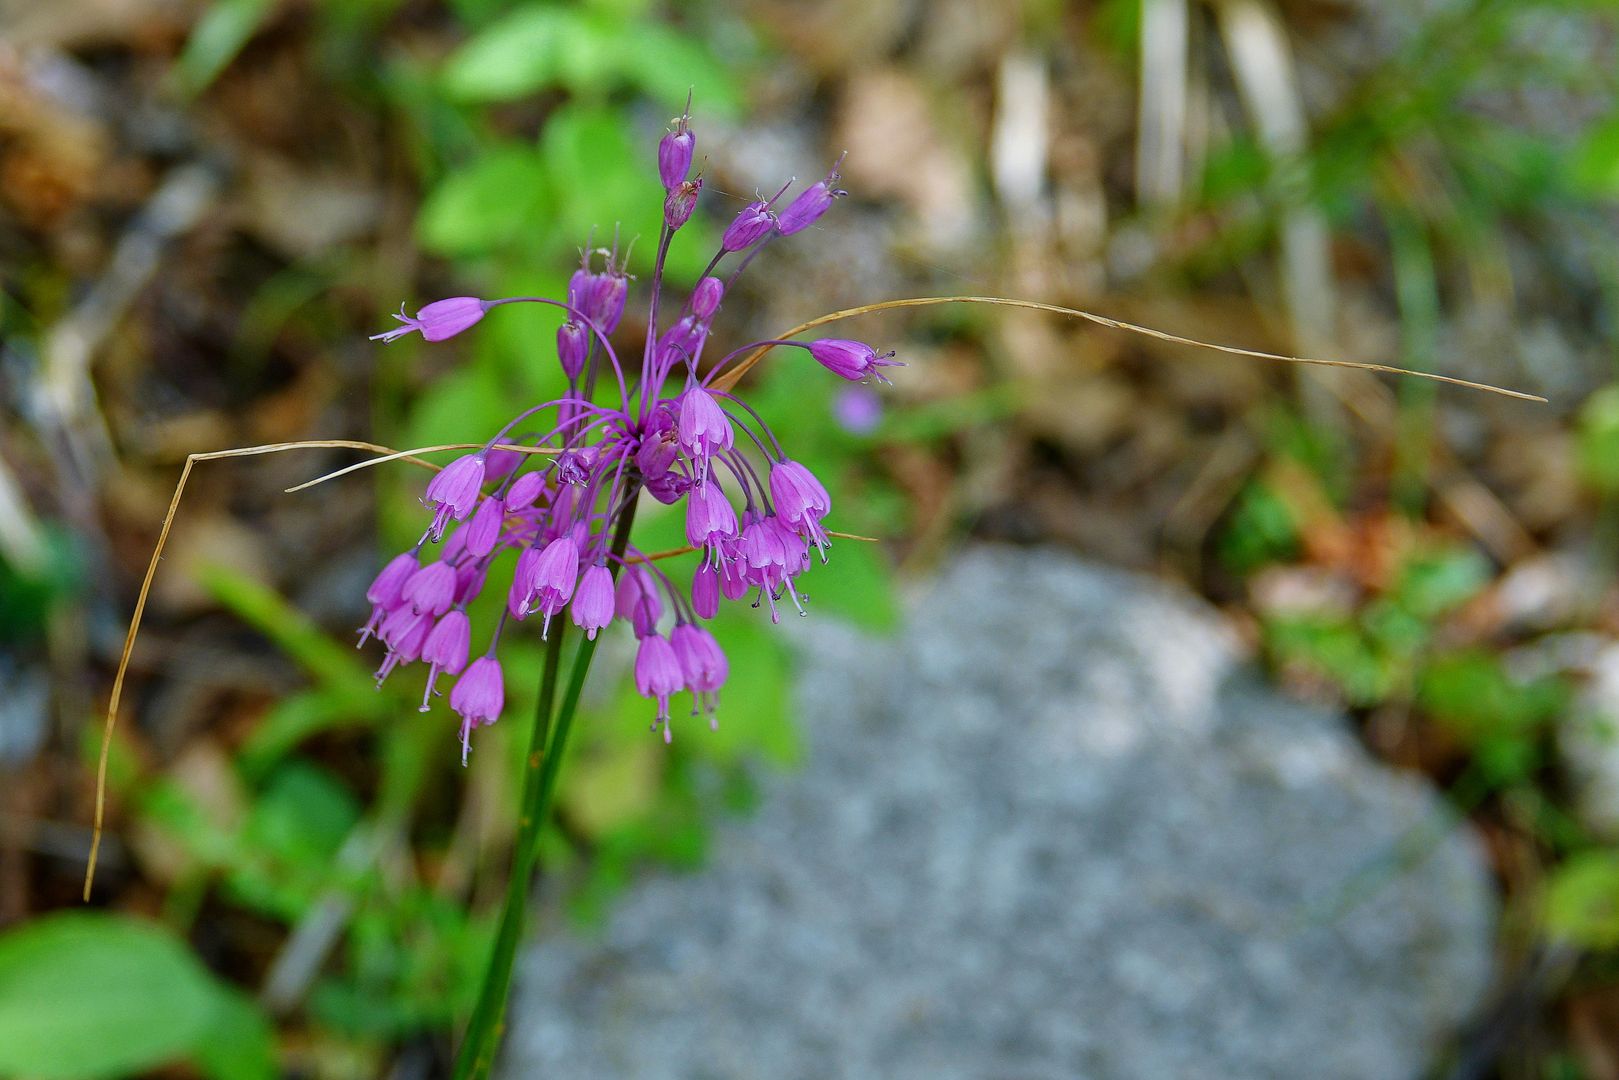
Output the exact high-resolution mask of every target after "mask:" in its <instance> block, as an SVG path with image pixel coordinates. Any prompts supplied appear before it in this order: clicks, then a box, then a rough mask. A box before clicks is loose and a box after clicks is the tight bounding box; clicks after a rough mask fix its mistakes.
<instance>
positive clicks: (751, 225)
mask: <svg viewBox="0 0 1619 1080" xmlns="http://www.w3.org/2000/svg"><path fill="white" fill-rule="evenodd" d="M775 227H776V215H775V214H774V213H772V212H771V209H770V203H769V202H768V201H766V200H764V199H757V200H755V201H754V202H750V203H749V204H748V205H747V206H744V207H743V208H742V212H741V213H740V214H738V215H737V216H736V219H735V220H733V221H732V222H731V224H730V225H729V226H728V227H727V228H726V230H725V235H723V236H721V237H720V247H722V248H724V249H725V250H726V251H730V252H737V251H746V250H747V249H748V248H750V247H752V246H753V245H754V244H755V243H757V242H758V241H759V240H761V239H763V238H764V237H766V236H769V235H770V233H771V231H772V230H773V229H775Z"/></svg>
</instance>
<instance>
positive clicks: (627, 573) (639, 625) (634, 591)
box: [614, 566, 663, 638]
mask: <svg viewBox="0 0 1619 1080" xmlns="http://www.w3.org/2000/svg"><path fill="white" fill-rule="evenodd" d="M614 610H615V612H616V613H617V614H618V617H619V618H621V619H628V620H629V622H630V626H631V627H633V628H634V630H635V636H636V637H638V638H644V637H646V636H647V635H648V634H655V633H657V632H658V620H659V619H661V618H662V617H663V601H662V600H660V599H659V598H658V586H657V585H656V584H655V583H654V582H653V580H652V575H651V574H648V573H647V572H646V571H645V570H643V569H641V568H640V567H639V566H629V567H625V569H624V574H623V576H622V577H620V578H619V579H618V594H617V597H616V598H615V600H614Z"/></svg>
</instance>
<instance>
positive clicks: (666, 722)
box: [360, 107, 897, 763]
mask: <svg viewBox="0 0 1619 1080" xmlns="http://www.w3.org/2000/svg"><path fill="white" fill-rule="evenodd" d="M695 144H696V137H695V136H694V135H693V134H692V130H691V117H690V110H689V107H688V110H687V112H686V113H683V114H682V115H681V116H680V117H678V118H677V119H676V120H675V121H674V123H673V125H672V126H671V129H670V131H669V132H668V133H667V134H666V135H664V136H663V138H662V139H661V140H660V142H659V144H658V148H657V155H656V157H657V169H658V178H659V180H660V181H661V182H662V186H663V188H664V193H665V194H664V205H663V228H662V232H661V235H660V236H659V238H658V245H657V248H656V257H655V261H654V263H653V265H652V269H651V277H650V280H651V283H652V290H651V295H650V297H649V299H648V304H647V327H648V328H647V334H646V339H645V343H644V347H643V348H642V352H641V355H640V357H639V360H640V363H639V365H635V364H634V363H633V361H632V362H631V363H630V364H626V363H625V362H624V361H625V360H626V359H629V358H627V357H624V356H622V355H621V354H620V352H619V350H618V347H617V346H616V345H615V344H614V342H613V340H612V335H613V333H614V331H615V330H616V329H617V327H618V325H619V322H620V321H621V319H622V318H623V314H624V309H625V304H626V300H627V297H628V293H629V282H630V280H631V279H630V275H629V273H628V261H629V257H628V252H627V251H626V252H625V253H623V254H620V250H619V245H618V241H617V238H616V236H615V238H614V242H613V245H612V247H611V249H606V248H594V249H593V248H590V247H589V246H587V247H586V248H585V249H584V250H583V251H582V252H581V257H580V263H579V268H578V269H577V270H575V271H574V273H573V276H572V278H571V279H570V280H569V282H568V288H567V294H566V297H565V298H564V299H549V298H545V297H512V298H508V299H500V300H482V299H479V298H477V297H470V296H460V297H452V298H451V299H448V300H440V301H437V302H435V303H431V304H428V305H427V306H426V307H423V308H422V309H421V310H420V311H418V312H417V313H416V315H415V316H409V315H406V314H404V313H403V312H401V314H400V315H398V316H396V317H397V318H398V319H399V321H400V324H401V325H400V326H398V327H395V328H394V329H393V330H389V331H386V332H385V333H382V334H378V335H377V337H378V338H380V339H381V340H384V341H394V340H397V339H398V338H400V337H403V336H404V335H406V334H409V333H413V332H417V331H420V333H421V335H422V337H423V338H425V339H426V340H428V341H443V340H444V339H446V338H449V337H453V336H454V335H456V334H458V333H460V332H462V331H463V330H466V329H467V328H469V327H471V326H472V325H474V324H475V323H477V322H478V321H479V320H481V319H482V318H483V317H484V316H485V314H487V313H488V312H489V311H490V310H492V309H493V308H495V307H498V306H500V305H503V304H509V303H538V304H544V305H548V306H550V307H553V308H556V309H558V311H559V313H560V316H561V318H560V322H559V329H558V331H557V336H556V347H557V362H558V364H559V365H560V367H561V369H562V372H563V374H564V375H565V376H566V378H567V384H568V389H567V391H566V392H565V393H564V394H563V395H562V396H561V397H559V398H556V399H554V400H551V401H545V402H541V403H539V404H536V405H533V406H531V407H529V408H525V409H523V410H521V411H520V412H518V413H517V415H516V416H514V417H513V419H512V420H511V422H510V423H508V424H507V425H506V426H505V427H504V428H502V429H501V430H500V431H498V432H496V433H495V434H494V435H493V436H492V437H491V438H490V439H489V441H488V443H486V444H485V445H484V446H483V448H482V449H480V450H477V451H475V452H473V453H470V454H466V455H464V456H462V457H460V458H457V459H456V460H455V461H452V462H450V464H449V465H447V466H446V467H445V468H444V469H443V470H442V471H441V472H440V473H439V474H438V475H437V476H435V477H434V478H433V480H432V481H431V482H430V483H429V484H428V485H427V491H426V493H425V497H424V499H423V502H424V504H425V505H426V506H427V507H428V508H429V509H430V510H431V511H432V518H431V520H430V521H429V522H428V523H427V525H426V526H425V527H424V529H423V531H422V535H421V539H420V540H419V541H418V542H417V543H416V544H415V545H414V546H413V547H412V548H411V549H410V550H409V551H406V552H404V553H403V554H401V555H399V556H397V557H395V558H394V559H393V560H392V561H391V562H389V563H388V565H387V566H386V567H384V568H383V570H382V572H381V573H380V574H378V575H377V578H376V580H375V581H374V582H372V584H371V587H370V588H369V589H368V590H367V591H366V599H367V600H368V601H369V602H370V604H371V617H370V619H369V620H368V621H367V622H366V624H365V626H364V627H363V628H362V630H361V631H360V639H361V642H362V644H363V643H364V642H365V641H366V640H368V639H369V638H371V637H376V638H378V639H380V640H381V641H382V643H383V645H384V646H386V649H387V652H386V655H385V657H384V659H383V663H382V666H381V668H380V669H379V671H378V672H377V678H378V680H379V682H380V681H381V680H382V679H384V678H386V677H387V676H388V675H390V674H391V673H392V672H393V671H395V670H397V669H398V668H399V667H401V666H404V665H408V664H411V663H414V662H416V661H421V662H422V663H424V664H426V665H427V668H428V672H427V679H426V686H425V688H424V691H423V695H422V708H423V709H424V710H425V709H428V708H429V707H430V706H431V704H432V699H433V697H434V696H435V695H436V694H437V693H438V690H437V689H436V686H435V684H437V683H439V682H440V681H441V680H444V679H454V680H455V685H454V686H453V688H452V689H451V690H450V695H449V698H450V707H451V708H452V709H453V710H454V711H455V712H457V713H458V714H460V717H461V725H460V736H461V750H462V761H463V763H464V762H465V761H466V755H467V753H468V752H469V750H470V747H471V735H472V730H473V729H474V728H477V727H482V726H484V725H487V724H492V723H494V722H495V721H496V720H498V719H499V717H500V714H501V710H502V709H503V708H504V705H505V683H504V679H503V676H502V672H501V666H500V661H499V659H498V658H497V653H498V649H499V645H500V638H501V635H502V633H504V632H505V631H506V630H507V629H508V628H510V627H512V626H514V625H515V623H516V621H521V620H524V619H526V617H527V616H529V615H531V614H534V613H539V614H540V615H541V616H542V618H541V620H540V621H541V623H542V627H541V630H540V633H541V636H542V637H544V636H546V635H547V634H549V633H550V632H551V630H552V629H553V628H552V622H553V620H554V619H556V618H557V616H559V615H560V614H561V613H562V611H563V610H564V609H567V611H568V619H569V621H571V622H572V623H573V624H574V625H575V626H577V627H578V628H579V629H580V630H581V631H583V633H584V635H585V637H586V638H587V639H589V640H592V641H593V640H594V639H595V638H596V636H597V635H598V634H599V633H600V632H601V631H603V630H605V629H607V628H608V627H609V626H611V625H612V624H613V623H615V622H620V621H622V622H624V623H627V624H628V625H629V627H630V629H631V630H632V631H633V632H634V634H635V636H636V637H637V638H638V639H639V646H638V649H637V653H636V658H635V685H636V688H637V689H638V690H639V691H640V692H641V693H642V694H644V695H646V696H647V697H649V698H652V699H653V700H654V701H655V702H656V712H655V716H656V719H655V721H654V724H653V727H654V729H656V728H658V727H662V729H663V736H664V739H665V740H668V739H669V738H671V730H670V701H671V699H672V698H673V697H674V696H675V695H677V694H680V693H682V692H688V693H690V694H691V695H692V709H691V712H692V714H693V715H698V714H704V713H706V714H707V715H708V717H709V720H710V724H711V725H712V724H714V723H716V720H715V711H716V708H717V705H718V700H719V690H720V687H721V686H722V685H723V684H724V682H725V680H726V677H727V676H728V674H729V664H728V662H727V660H726V657H725V652H724V650H723V649H722V648H721V647H720V644H719V642H718V641H717V640H716V639H715V637H714V635H713V634H712V633H710V632H709V631H708V629H707V628H705V627H704V626H703V622H704V621H705V620H708V619H712V618H714V617H715V615H716V614H717V613H718V611H719V608H720V606H721V601H722V600H731V601H737V600H745V599H746V598H747V597H748V595H749V594H750V593H753V594H754V597H753V603H752V606H753V607H755V608H758V607H767V608H768V610H769V612H770V616H771V618H772V619H779V618H780V614H781V610H782V608H781V607H780V606H779V602H780V601H782V600H784V599H786V600H789V601H790V602H791V603H792V605H793V607H794V608H796V609H797V610H798V611H799V612H800V613H802V612H803V610H804V601H805V599H806V597H805V595H804V593H803V591H802V589H800V588H799V587H798V579H799V577H800V576H801V575H802V574H804V573H805V572H806V571H807V570H808V569H809V567H810V563H811V559H810V555H809V551H810V549H811V548H812V547H813V548H815V549H816V550H817V551H818V552H819V553H820V555H821V560H822V561H825V559H826V553H827V551H828V549H829V548H830V546H831V545H830V534H829V533H828V532H827V530H826V527H825V525H824V524H823V521H824V519H825V517H826V515H827V514H828V513H830V511H831V509H832V499H831V496H830V495H829V494H828V493H827V490H826V488H825V486H824V485H822V484H821V482H820V481H819V480H817V479H816V477H815V475H814V474H813V473H812V472H811V471H810V470H809V469H808V468H806V467H805V466H804V465H803V464H801V463H799V462H797V461H794V460H792V459H791V458H789V457H788V456H787V455H786V453H785V452H784V450H783V448H782V446H781V443H780V442H779V441H778V440H777V438H776V435H775V433H774V432H772V431H771V430H770V427H769V425H768V424H767V423H766V421H765V420H764V418H763V417H761V416H760V415H759V414H758V412H756V411H755V410H754V408H753V407H752V406H750V405H748V404H747V403H746V402H744V401H743V400H742V399H740V398H738V397H735V396H733V393H734V391H732V390H731V389H730V387H729V386H728V385H727V381H725V380H721V381H719V382H716V376H717V375H718V374H720V373H721V372H722V371H723V369H725V368H726V366H727V365H728V364H730V363H731V362H733V361H734V360H736V359H737V358H738V357H740V356H742V355H744V354H746V353H749V352H750V351H752V350H754V349H756V348H758V347H759V346H762V345H769V344H777V345H796V346H798V347H799V348H802V349H805V350H807V351H808V352H809V354H810V356H811V358H813V359H814V360H815V361H816V362H817V363H819V364H820V365H821V366H822V367H824V368H826V369H827V370H829V371H831V372H833V373H834V374H836V375H838V376H840V377H842V378H844V379H848V380H850V381H854V382H867V381H877V382H884V381H886V380H885V379H884V377H883V371H882V369H884V368H887V367H891V366H895V364H896V363H897V362H896V361H895V360H893V359H892V356H893V354H892V353H878V352H877V350H875V349H873V348H872V347H871V346H870V345H867V344H865V343H863V342H858V341H847V340H843V339H823V340H820V341H812V342H792V341H777V342H753V343H750V344H746V345H743V346H741V347H740V348H737V349H728V350H726V351H725V354H724V356H722V357H721V358H720V359H719V360H718V361H716V362H713V363H707V364H705V363H704V359H703V353H704V351H705V348H706V346H707V344H708V341H709V334H710V330H711V324H712V320H713V319H714V316H715V314H716V312H717V311H718V310H719V307H720V303H721V301H722V300H723V299H724V297H725V294H726V292H727V291H728V290H729V289H730V287H731V284H732V283H733V282H734V280H735V278H736V274H737V273H738V272H740V270H741V268H742V267H743V266H745V265H746V264H747V263H748V262H749V261H751V260H752V259H753V258H754V257H755V256H757V255H758V254H759V253H760V252H761V251H763V249H764V248H765V247H767V246H768V244H769V243H770V242H771V241H772V240H775V239H779V238H780V237H783V236H790V235H792V234H794V233H797V232H801V231H803V230H804V229H807V228H809V227H810V226H811V225H813V224H814V223H815V222H816V221H818V220H819V219H820V218H821V216H822V215H823V214H825V213H826V212H827V210H828V209H829V208H830V207H831V205H832V203H833V202H834V201H835V200H836V199H837V198H839V197H840V196H842V195H843V194H844V193H843V192H842V191H840V190H838V189H837V187H836V185H837V181H838V167H837V165H836V164H835V165H833V167H832V169H831V170H830V171H829V172H828V174H827V175H826V177H825V178H823V179H821V180H818V181H816V182H815V183H813V184H811V185H809V186H808V187H807V188H805V189H804V190H802V191H801V192H799V193H798V194H797V195H796V196H795V197H793V198H792V200H791V201H790V202H788V203H787V204H786V208H785V209H783V210H781V211H779V212H778V211H777V210H776V209H775V206H776V203H777V201H778V200H779V199H781V198H782V197H783V196H784V195H785V194H786V192H787V188H786V187H784V188H783V189H782V190H781V191H780V192H777V194H776V195H775V196H773V197H771V198H769V199H765V198H759V199H757V200H755V201H754V202H751V203H749V204H748V205H747V206H746V207H744V208H743V210H742V211H741V213H739V214H738V215H737V216H736V218H735V220H733V221H732V222H731V224H730V226H729V227H728V228H727V229H726V230H725V231H724V235H723V238H722V240H721V244H720V249H719V250H718V251H717V252H716V253H715V254H714V257H713V259H712V261H711V262H710V263H709V266H708V270H707V271H706V273H705V275H704V276H703V277H702V278H701V279H700V280H699V281H698V282H697V284H696V286H695V287H694V288H693V289H692V291H691V293H690V294H689V295H687V296H685V297H683V298H673V299H671V298H670V297H668V296H666V295H664V294H665V292H666V283H665V280H664V259H665V258H666V256H667V254H668V251H669V246H670V243H671V241H672V240H674V239H675V235H676V233H677V232H678V231H679V230H680V228H681V227H682V226H683V225H685V224H686V222H687V221H689V220H690V219H691V217H692V215H693V214H694V213H695V212H696V209H697V203H698V197H699V195H700V193H701V191H702V187H703V181H702V178H701V176H697V177H693V176H691V175H690V174H691V168H692V157H693V148H694V146H695ZM841 161H842V159H841V158H840V159H839V162H841ZM789 186H790V185H789ZM632 246H633V245H632ZM728 258H736V259H737V261H738V265H737V266H735V267H733V268H731V269H730V270H721V269H720V264H721V263H722V262H723V261H724V260H726V259H728ZM635 369H638V372H639V375H640V378H639V379H638V380H637V379H634V378H632V376H633V375H634V374H635V373H636V370H635ZM805 370H806V371H809V370H812V369H808V368H806V369H805ZM512 446H528V447H532V448H534V449H535V450H538V451H540V453H538V454H535V455H533V456H530V455H528V454H523V453H520V452H518V451H517V450H513V449H503V448H502V447H512ZM643 491H645V492H646V493H647V494H648V495H650V496H651V497H652V498H654V499H656V500H657V501H659V502H662V503H665V504H680V503H684V504H685V506H684V507H683V510H684V517H685V522H686V537H687V539H688V540H689V541H690V542H691V544H692V546H693V548H695V549H697V551H698V554H697V556H696V558H695V559H694V560H693V562H694V563H695V567H694V570H695V572H694V573H692V575H691V577H690V578H689V579H688V580H690V582H691V585H690V587H689V588H681V587H679V586H677V585H676V584H675V583H674V580H673V579H672V578H671V577H670V575H669V574H667V573H665V571H664V570H663V569H662V567H661V565H660V564H659V563H657V562H654V561H653V559H652V558H651V557H650V556H649V555H648V553H647V552H645V551H642V550H641V549H639V548H638V547H636V545H635V544H634V543H633V538H632V537H630V535H629V533H628V522H629V520H630V518H629V516H628V515H630V514H631V513H632V511H633V508H634V506H635V503H636V502H637V500H638V499H639V497H640V495H641V493H642V492H643ZM621 525H623V526H624V528H623V529H622V530H621V528H620V527H621ZM441 541H442V549H441V550H440V551H439V555H438V558H431V557H428V558H427V559H426V561H424V560H423V557H422V555H421V551H422V549H423V548H424V547H425V546H427V545H428V544H430V543H432V544H437V543H440V542H441ZM491 573H493V574H494V575H495V576H496V580H497V581H505V580H508V579H507V578H506V575H508V574H509V575H510V578H509V580H510V586H509V588H508V590H507V604H506V611H505V613H504V614H503V615H502V616H501V618H500V620H499V622H498V624H497V625H496V626H494V627H493V629H492V630H491V631H487V632H486V633H487V634H488V637H487V639H486V640H487V647H486V651H485V652H484V654H483V655H481V656H479V657H478V658H477V659H475V660H472V661H471V663H470V664H469V663H468V654H469V652H470V650H471V642H472V639H473V637H474V636H475V630H474V627H473V624H472V620H471V619H470V618H469V617H468V608H469V606H470V605H472V603H473V601H474V600H476V598H477V597H478V595H479V593H480V592H481V591H482V590H483V588H484V585H485V583H486V581H488V580H489V577H490V575H491ZM681 576H682V577H683V578H685V575H684V574H682V575H681ZM615 579H616V581H615ZM581 648H583V646H581Z"/></svg>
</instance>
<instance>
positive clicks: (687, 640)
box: [669, 622, 731, 730]
mask: <svg viewBox="0 0 1619 1080" xmlns="http://www.w3.org/2000/svg"><path fill="white" fill-rule="evenodd" d="M669 643H670V645H671V646H673V647H674V650H675V657H676V659H678V660H679V661H680V673H681V675H682V676H683V677H684V678H685V680H686V689H688V690H690V691H691V692H692V696H693V697H694V698H695V699H696V701H697V706H698V708H701V709H702V710H703V711H705V712H707V713H708V726H709V727H710V728H712V729H715V730H718V728H719V718H718V717H717V716H716V715H715V710H716V709H717V708H718V707H719V702H720V687H722V686H724V685H725V680H726V678H727V677H728V676H729V675H730V674H731V665H730V662H729V661H728V660H726V658H725V650H724V649H722V648H720V643H719V642H717V641H715V640H714V635H713V634H711V633H709V632H708V631H707V630H706V629H704V628H703V627H701V626H698V625H697V624H696V623H684V622H683V623H681V624H680V625H678V626H676V627H675V629H674V632H673V633H671V634H670V635H669ZM692 711H693V712H696V711H697V710H696V709H693V710H692Z"/></svg>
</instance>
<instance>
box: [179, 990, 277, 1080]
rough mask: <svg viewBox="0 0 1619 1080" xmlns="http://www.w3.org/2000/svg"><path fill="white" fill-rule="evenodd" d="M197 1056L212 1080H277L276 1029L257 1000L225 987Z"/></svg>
mask: <svg viewBox="0 0 1619 1080" xmlns="http://www.w3.org/2000/svg"><path fill="white" fill-rule="evenodd" d="M193 1057H194V1058H195V1059H196V1062H197V1065H198V1067H199V1068H200V1069H201V1070H202V1072H203V1073H205V1074H206V1075H207V1076H209V1077H210V1078H211V1080H274V1078H275V1077H276V1076H278V1075H279V1073H278V1072H277V1070H276V1060H275V1029H274V1028H273V1027H271V1025H270V1021H269V1020H268V1019H267V1018H266V1017H265V1015H264V1013H263V1012H262V1011H260V1009H259V1007H258V1005H257V1004H255V1003H254V1001H253V999H252V998H250V997H248V996H247V995H246V994H243V993H240V992H239V991H237V990H235V989H232V988H229V987H224V986H221V987H220V988H219V992H218V995H217V1002H216V1005H215V1008H214V1014H213V1017H212V1018H211V1020H210V1021H209V1023H208V1026H207V1027H206V1028H205V1029H204V1030H203V1033H202V1037H201V1039H200V1040H199V1041H198V1043H197V1047H196V1050H195V1052H194V1053H193Z"/></svg>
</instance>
